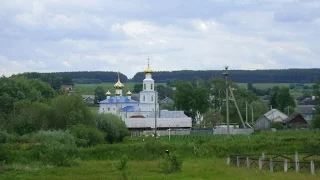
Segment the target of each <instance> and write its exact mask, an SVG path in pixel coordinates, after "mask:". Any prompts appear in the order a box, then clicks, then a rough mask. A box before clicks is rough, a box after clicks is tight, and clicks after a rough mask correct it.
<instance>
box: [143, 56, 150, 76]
mask: <svg viewBox="0 0 320 180" xmlns="http://www.w3.org/2000/svg"><path fill="white" fill-rule="evenodd" d="M144 73H146V74H151V73H152V70H151V68H150V58H148V67H147V69H146V70H144Z"/></svg>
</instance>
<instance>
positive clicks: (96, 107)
mask: <svg viewBox="0 0 320 180" xmlns="http://www.w3.org/2000/svg"><path fill="white" fill-rule="evenodd" d="M89 110H90V111H91V112H92V113H94V114H96V113H98V111H99V107H98V106H89Z"/></svg>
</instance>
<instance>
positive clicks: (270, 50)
mask: <svg viewBox="0 0 320 180" xmlns="http://www.w3.org/2000/svg"><path fill="white" fill-rule="evenodd" d="M148 58H150V65H151V68H152V69H153V70H154V71H172V70H217V69H218V70H219V69H221V70H222V69H224V66H226V65H228V66H229V67H230V69H250V70H254V69H287V68H320V0H199V1H194V0H174V1H172V0H161V1H150V0H131V1H129V0H127V1H123V0H0V75H5V76H10V75H12V74H17V73H22V72H55V71H59V72H61V71H120V72H121V73H123V74H125V75H127V76H128V77H129V78H131V77H132V76H134V74H135V73H137V72H141V71H143V70H144V69H145V68H146V65H147V59H148Z"/></svg>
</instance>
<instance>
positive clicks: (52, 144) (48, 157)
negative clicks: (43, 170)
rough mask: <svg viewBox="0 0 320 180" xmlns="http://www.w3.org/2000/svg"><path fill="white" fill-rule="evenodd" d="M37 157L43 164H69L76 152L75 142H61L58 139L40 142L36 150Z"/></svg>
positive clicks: (72, 161) (71, 162)
mask: <svg viewBox="0 0 320 180" xmlns="http://www.w3.org/2000/svg"><path fill="white" fill-rule="evenodd" d="M37 152H38V158H39V159H40V161H41V162H42V163H44V164H49V165H55V166H71V165H73V164H74V160H75V158H76V154H77V148H76V146H75V144H62V143H60V142H58V141H48V142H44V143H41V145H40V147H39V148H38V150H37Z"/></svg>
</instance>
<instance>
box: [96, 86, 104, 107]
mask: <svg viewBox="0 0 320 180" xmlns="http://www.w3.org/2000/svg"><path fill="white" fill-rule="evenodd" d="M105 92H106V91H105V90H104V89H103V87H102V86H98V87H97V88H96V89H95V90H94V102H95V103H96V104H97V103H99V102H100V101H102V100H105V99H106V95H105Z"/></svg>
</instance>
